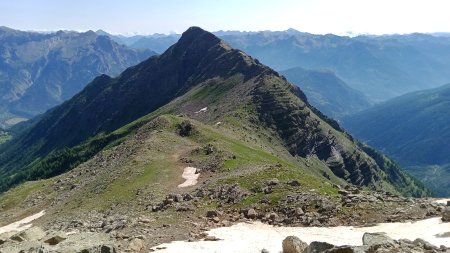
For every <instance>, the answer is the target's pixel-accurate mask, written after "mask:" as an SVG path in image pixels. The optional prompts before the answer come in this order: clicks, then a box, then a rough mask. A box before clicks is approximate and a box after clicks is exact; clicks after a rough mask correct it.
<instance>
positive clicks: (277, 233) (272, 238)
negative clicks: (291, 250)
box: [154, 217, 450, 253]
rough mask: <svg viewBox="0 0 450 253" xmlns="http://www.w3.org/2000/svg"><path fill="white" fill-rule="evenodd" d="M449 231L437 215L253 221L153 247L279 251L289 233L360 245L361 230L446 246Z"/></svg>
mask: <svg viewBox="0 0 450 253" xmlns="http://www.w3.org/2000/svg"><path fill="white" fill-rule="evenodd" d="M449 231H450V223H443V222H442V221H441V218H439V217H437V218H431V219H426V220H421V221H416V222H398V223H381V224H378V225H376V226H372V227H351V226H340V227H273V226H270V225H267V224H263V223H260V222H255V223H239V224H236V225H234V226H231V227H222V228H216V229H213V230H211V231H209V232H208V235H211V236H215V237H217V238H220V239H221V240H220V241H198V242H183V241H174V242H171V243H166V244H162V245H159V246H157V247H154V249H156V248H163V247H166V248H165V249H162V250H158V251H157V252H164V253H171V252H173V253H175V252H184V253H191V252H204V253H207V252H208V253H210V252H215V253H220V252H224V253H225V252H226V253H231V252H236V253H238V252H249V253H251V252H254V253H259V252H261V250H262V249H267V250H268V251H269V252H281V250H282V249H281V242H282V241H283V239H284V238H286V237H287V236H289V235H295V236H297V237H298V238H300V239H301V240H302V241H305V242H307V243H311V242H312V241H325V242H328V243H331V244H335V245H361V244H362V236H363V234H364V233H365V232H371V233H374V232H385V233H386V234H387V235H388V236H390V237H392V238H393V239H402V238H405V239H410V240H414V239H417V238H422V239H424V240H426V241H428V242H430V243H431V244H434V245H437V246H440V245H445V246H447V247H449V246H450V237H448V236H446V233H448V232H449ZM244 238H245V239H244Z"/></svg>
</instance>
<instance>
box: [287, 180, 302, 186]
mask: <svg viewBox="0 0 450 253" xmlns="http://www.w3.org/2000/svg"><path fill="white" fill-rule="evenodd" d="M288 185H290V186H300V182H299V181H298V180H297V179H293V180H290V181H289V182H288Z"/></svg>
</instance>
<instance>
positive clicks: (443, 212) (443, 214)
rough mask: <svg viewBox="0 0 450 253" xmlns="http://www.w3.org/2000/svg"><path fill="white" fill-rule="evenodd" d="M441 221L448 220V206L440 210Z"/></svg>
mask: <svg viewBox="0 0 450 253" xmlns="http://www.w3.org/2000/svg"><path fill="white" fill-rule="evenodd" d="M442 221H445V222H448V221H450V206H447V207H446V208H445V209H444V211H442Z"/></svg>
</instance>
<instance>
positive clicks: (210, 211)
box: [206, 210, 219, 218]
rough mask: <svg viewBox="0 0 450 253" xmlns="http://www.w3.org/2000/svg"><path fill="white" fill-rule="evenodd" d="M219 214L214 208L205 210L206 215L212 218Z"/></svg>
mask: <svg viewBox="0 0 450 253" xmlns="http://www.w3.org/2000/svg"><path fill="white" fill-rule="evenodd" d="M217 216H219V213H218V212H217V211H216V210H208V211H207V212H206V217H208V218H213V217H217Z"/></svg>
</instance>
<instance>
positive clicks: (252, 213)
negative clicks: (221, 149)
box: [247, 208, 258, 219]
mask: <svg viewBox="0 0 450 253" xmlns="http://www.w3.org/2000/svg"><path fill="white" fill-rule="evenodd" d="M256 216H258V213H257V212H256V211H255V209H253V208H250V209H248V211H247V218H249V219H255V218H256Z"/></svg>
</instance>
